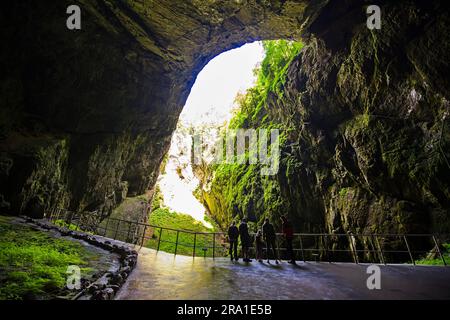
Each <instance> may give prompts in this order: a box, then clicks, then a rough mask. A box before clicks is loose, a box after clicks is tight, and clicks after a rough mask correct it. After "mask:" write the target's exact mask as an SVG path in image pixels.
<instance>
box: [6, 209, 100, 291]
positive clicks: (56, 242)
mask: <svg viewBox="0 0 450 320" xmlns="http://www.w3.org/2000/svg"><path fill="white" fill-rule="evenodd" d="M91 255H92V253H90V252H88V251H87V250H86V249H85V248H84V247H83V246H82V245H81V244H80V243H78V242H72V241H69V240H65V239H57V238H54V237H51V236H50V235H48V234H47V233H45V232H41V231H37V230H34V229H32V228H30V227H28V226H24V225H18V224H12V223H11V218H8V217H4V216H0V300H23V299H38V298H45V299H47V298H51V297H55V296H57V295H60V294H63V293H64V288H65V284H66V277H67V275H66V271H67V267H68V266H69V265H78V266H80V267H81V270H82V272H89V271H90V268H87V264H88V262H87V261H88V260H89V259H90V258H91Z"/></svg>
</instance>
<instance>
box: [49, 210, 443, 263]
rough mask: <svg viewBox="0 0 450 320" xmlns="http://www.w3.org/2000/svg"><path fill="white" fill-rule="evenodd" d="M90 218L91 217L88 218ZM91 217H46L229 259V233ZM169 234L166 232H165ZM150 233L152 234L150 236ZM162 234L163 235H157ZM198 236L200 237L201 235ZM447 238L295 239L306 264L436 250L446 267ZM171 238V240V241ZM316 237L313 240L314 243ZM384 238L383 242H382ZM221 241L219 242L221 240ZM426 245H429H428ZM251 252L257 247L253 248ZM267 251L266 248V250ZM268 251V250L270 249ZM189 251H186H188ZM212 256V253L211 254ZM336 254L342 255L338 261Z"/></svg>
mask: <svg viewBox="0 0 450 320" xmlns="http://www.w3.org/2000/svg"><path fill="white" fill-rule="evenodd" d="M86 215H88V216H87V217H86ZM89 217H95V213H92V212H78V213H76V212H74V211H68V210H63V209H58V210H55V211H53V212H51V213H50V214H46V215H45V218H46V219H48V220H50V221H51V222H58V221H60V220H63V221H64V223H65V224H66V225H67V226H68V227H69V228H75V229H76V230H84V231H89V232H93V233H97V234H102V235H103V236H107V237H110V238H114V239H119V240H122V241H125V242H129V243H133V244H140V245H141V246H144V245H150V242H151V241H153V240H157V245H156V246H155V247H156V250H157V251H159V250H160V249H161V244H162V243H164V244H167V243H169V244H173V245H175V250H174V254H175V255H176V254H179V252H181V250H182V248H188V249H189V248H191V249H192V251H191V255H192V256H193V257H195V256H196V254H197V252H196V251H197V250H202V251H203V256H206V252H207V251H209V249H212V250H211V251H212V252H211V255H212V258H215V257H216V256H226V254H227V251H228V247H227V239H226V238H227V237H226V235H227V234H226V233H225V232H222V231H217V232H215V231H213V232H204V231H194V230H186V229H175V228H170V227H161V226H157V225H152V224H149V223H144V222H138V221H131V220H127V219H119V218H113V217H106V218H102V217H98V216H97V217H96V218H98V219H97V220H95V219H94V221H97V224H95V225H86V223H89V220H90V219H89ZM122 229H124V230H122ZM163 231H165V232H163ZM148 232H150V233H151V234H152V235H149V234H148ZM158 232H159V234H157V233H158ZM171 233H172V235H174V234H173V233H176V237H174V238H175V240H174V241H171V240H170V235H171ZM182 233H184V234H189V235H193V238H194V239H193V240H194V243H193V244H190V243H183V242H182V241H181V240H180V234H182ZM163 234H164V235H166V239H163V236H162V235H163ZM254 234H255V233H250V235H254ZM197 235H198V236H197ZM442 236H443V237H445V239H446V240H447V239H450V236H449V235H447V234H441V235H438V234H431V233H427V234H417V233H415V234H406V233H401V234H392V233H373V234H367V233H351V232H349V233H294V238H298V240H299V241H300V242H299V244H300V248H298V247H297V248H296V247H295V244H296V243H297V241H295V242H294V246H293V251H294V252H299V251H300V252H301V257H302V260H303V261H306V258H307V255H308V254H309V253H310V254H313V252H316V253H314V254H313V255H314V256H315V258H316V259H317V256H319V257H320V259H322V258H323V259H324V260H326V261H328V262H330V263H331V262H332V260H334V261H337V260H345V261H347V260H349V261H351V260H353V261H354V262H355V263H360V262H361V261H367V260H371V261H379V262H380V263H382V264H386V263H387V260H388V258H389V257H390V258H391V259H394V260H399V261H403V262H405V261H407V260H409V261H410V262H411V263H412V264H413V265H415V264H416V260H418V259H421V258H423V257H422V256H420V255H421V254H425V253H429V252H430V250H434V249H436V255H437V256H438V257H439V258H440V259H441V260H442V262H443V264H444V265H447V263H446V260H445V258H444V255H443V254H442V252H441V250H440V248H439V242H440V241H439V239H441V238H442ZM167 237H169V240H167ZM211 237H212V238H211ZM311 238H312V241H311ZM364 238H369V240H370V241H369V243H371V245H370V246H367V243H366V241H367V240H364ZM390 238H394V239H395V240H394V241H397V242H401V243H403V244H404V247H400V245H399V243H395V245H394V247H391V246H390V243H388V245H385V243H384V242H385V241H386V239H390ZM411 238H428V239H427V241H428V243H430V245H429V246H426V245H422V246H421V247H420V248H413V247H412V246H411V242H410V241H408V239H411ZM280 239H282V233H276V251H277V252H278V256H279V257H280V251H281V253H284V252H285V251H286V250H287V248H286V247H280V241H279V240H280ZM381 239H383V242H381V241H380V240H381ZM217 240H219V241H217ZM424 243H426V242H424ZM250 249H251V250H254V249H255V248H254V247H253V246H252V247H250ZM264 250H266V249H264ZM266 251H267V250H266ZM185 252H186V251H185ZM208 254H209V252H208ZM336 254H337V255H340V256H338V257H337V258H336ZM342 254H348V255H349V256H347V257H345V256H344V257H342ZM394 254H396V255H397V256H396V257H395V258H392V255H394ZM403 254H407V256H405V257H407V258H408V259H406V258H404V259H400V258H398V255H403Z"/></svg>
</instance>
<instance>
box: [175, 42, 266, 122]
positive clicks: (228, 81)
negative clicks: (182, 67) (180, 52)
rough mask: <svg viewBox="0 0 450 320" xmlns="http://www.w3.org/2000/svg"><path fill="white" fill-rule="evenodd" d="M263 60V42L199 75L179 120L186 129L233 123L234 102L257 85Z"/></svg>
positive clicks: (224, 56) (222, 57) (236, 51)
mask: <svg viewBox="0 0 450 320" xmlns="http://www.w3.org/2000/svg"><path fill="white" fill-rule="evenodd" d="M263 58H264V49H263V46H262V43H261V42H253V43H250V44H246V45H244V46H242V47H240V48H237V49H233V50H230V51H227V52H224V53H222V54H221V55H219V56H217V57H216V58H214V59H213V60H211V61H210V62H209V63H208V64H207V65H206V66H205V67H204V68H203V70H202V71H201V72H200V74H199V75H198V77H197V80H196V82H195V84H194V86H193V87H192V90H191V93H190V95H189V98H188V99H187V102H186V105H185V106H184V109H183V112H182V113H181V116H180V121H181V123H182V124H183V125H193V126H197V125H202V124H208V123H209V124H222V123H223V122H225V121H228V120H230V118H231V115H232V112H231V110H232V108H233V104H234V99H235V97H236V94H237V93H238V92H245V90H247V89H248V88H250V87H252V86H253V84H254V82H255V76H254V74H253V70H254V69H255V67H256V66H257V65H258V64H259V63H261V61H262V60H263Z"/></svg>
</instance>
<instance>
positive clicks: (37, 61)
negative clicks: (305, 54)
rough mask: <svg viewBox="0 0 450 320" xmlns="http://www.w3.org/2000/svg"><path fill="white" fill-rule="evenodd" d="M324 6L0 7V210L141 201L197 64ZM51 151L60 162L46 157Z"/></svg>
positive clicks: (286, 27)
mask: <svg viewBox="0 0 450 320" xmlns="http://www.w3.org/2000/svg"><path fill="white" fill-rule="evenodd" d="M73 4H75V5H78V6H79V7H80V9H81V30H75V31H74V30H68V29H67V28H66V19H67V18H68V16H69V15H68V14H66V9H67V7H68V6H69V5H73ZM324 4H325V2H324V1H319V2H317V3H311V4H310V3H309V1H287V2H286V1H273V2H265V1H263V2H260V1H237V2H236V1H207V2H205V1H197V0H191V1H178V0H165V1H152V0H145V1H134V0H127V1H123V0H115V1H114V0H96V1H91V0H79V1H68V0H61V1H50V0H42V1H31V0H25V1H13V2H11V3H8V4H7V5H6V4H5V6H4V7H3V9H2V11H1V13H0V15H1V16H0V33H1V35H2V40H3V42H4V44H5V45H4V46H3V49H2V50H1V53H0V54H1V59H0V61H1V62H0V64H1V69H2V70H3V72H2V74H1V75H0V92H1V97H2V99H1V100H0V118H1V120H0V141H1V142H0V163H1V166H0V168H1V172H0V203H1V208H2V211H3V212H10V213H12V214H18V213H27V214H36V215H42V213H43V212H44V211H45V210H51V209H53V208H56V207H66V208H70V209H72V210H94V209H100V210H102V211H104V212H111V210H112V209H113V208H114V207H116V206H117V205H118V204H119V203H120V199H121V198H123V197H122V196H119V194H123V193H127V192H128V194H129V195H130V196H134V195H136V194H143V193H145V192H146V190H148V189H151V188H152V187H153V186H154V183H155V180H156V177H157V176H158V170H159V165H160V163H161V160H162V158H163V156H164V154H165V153H166V152H167V150H168V147H169V144H170V137H171V134H172V132H173V130H174V129H175V126H176V122H177V119H178V116H179V113H180V112H181V109H182V106H183V105H184V102H185V100H186V99H187V96H188V94H189V91H190V88H191V86H192V84H193V82H194V80H195V78H196V75H197V73H198V72H199V71H200V70H201V69H202V68H203V66H204V65H205V64H206V63H207V62H208V61H209V60H210V59H211V58H212V57H214V56H215V55H217V54H219V53H221V52H223V51H225V50H227V49H230V48H232V47H236V46H238V45H241V44H244V43H245V42H248V41H253V40H256V39H260V38H271V37H294V36H298V35H299V34H300V32H301V31H302V30H303V28H304V26H307V25H308V24H309V23H310V22H309V21H310V20H311V19H312V18H313V17H314V16H315V15H317V14H318V11H319V10H320V8H321V7H322V6H323V5H324ZM58 146H62V147H58ZM58 148H59V149H58ZM57 149H58V150H59V151H58V152H60V154H54V156H55V157H54V158H51V157H50V155H51V154H52V152H53V153H54V152H56V151H55V150H57ZM43 154H45V155H46V156H45V157H42V156H41V155H43ZM53 159H55V160H53ZM30 201H31V202H30Z"/></svg>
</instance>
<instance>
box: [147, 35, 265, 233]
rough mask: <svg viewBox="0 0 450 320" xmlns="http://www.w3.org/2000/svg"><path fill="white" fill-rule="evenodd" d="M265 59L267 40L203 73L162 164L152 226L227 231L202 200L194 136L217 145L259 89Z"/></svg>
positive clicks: (226, 55)
mask: <svg viewBox="0 0 450 320" xmlns="http://www.w3.org/2000/svg"><path fill="white" fill-rule="evenodd" d="M264 56H265V50H264V48H263V43H262V42H261V41H256V42H252V43H246V44H244V45H242V46H240V47H237V48H234V49H231V50H228V51H225V52H223V53H221V54H219V55H218V56H216V57H215V58H213V59H212V60H210V61H209V62H208V64H207V65H206V66H205V67H204V68H203V69H202V70H201V72H200V73H199V74H198V76H197V78H196V81H195V83H194V85H193V86H192V88H191V92H190V94H189V96H188V99H187V101H186V103H185V105H184V107H183V111H182V112H181V114H180V117H179V119H178V124H177V127H176V130H175V131H174V133H173V135H172V139H171V146H170V148H169V150H168V152H167V154H166V155H165V157H164V160H163V163H162V165H161V170H160V175H159V177H158V180H157V183H156V186H155V194H154V196H153V199H154V202H153V206H152V210H151V213H150V223H155V224H156V223H158V225H161V226H163V227H181V228H182V229H187V230H196V229H201V230H202V231H214V230H216V231H219V230H221V227H220V226H219V225H218V224H217V223H215V222H214V221H213V219H211V217H210V216H209V213H208V209H207V206H206V207H205V203H203V202H202V200H201V198H200V196H199V189H200V188H202V187H203V186H202V182H201V181H200V179H201V172H199V171H201V168H199V167H198V166H195V168H194V163H193V154H192V153H193V137H194V135H198V134H201V135H202V139H203V142H206V143H207V144H214V143H216V142H217V140H218V139H219V137H218V135H219V134H220V132H221V131H222V130H224V129H225V128H226V127H227V126H228V125H229V123H230V121H231V120H232V119H233V117H234V116H235V115H236V113H237V112H238V110H239V104H238V98H239V97H240V96H243V95H244V94H245V92H246V91H247V90H248V89H250V88H251V87H252V86H254V85H255V83H256V79H257V74H258V68H259V67H260V65H261V62H262V60H263V59H264ZM181 221H184V222H181ZM179 223H181V225H179Z"/></svg>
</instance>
